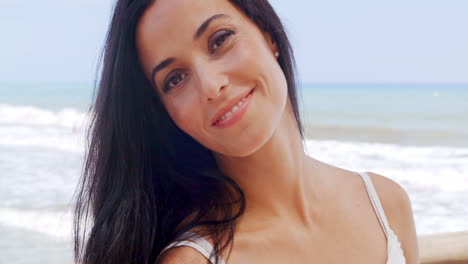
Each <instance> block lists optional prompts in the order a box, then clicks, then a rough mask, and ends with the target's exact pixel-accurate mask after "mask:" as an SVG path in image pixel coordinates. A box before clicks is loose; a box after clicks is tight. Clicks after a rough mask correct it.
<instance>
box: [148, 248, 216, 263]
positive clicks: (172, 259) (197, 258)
mask: <svg viewBox="0 0 468 264" xmlns="http://www.w3.org/2000/svg"><path fill="white" fill-rule="evenodd" d="M206 263H209V262H208V260H207V259H206V258H205V257H204V256H203V255H202V254H201V253H200V252H198V251H197V250H196V249H194V248H192V247H188V246H180V247H175V248H171V249H169V250H167V251H166V252H164V254H163V255H162V256H161V259H160V260H159V262H157V263H156V264H206Z"/></svg>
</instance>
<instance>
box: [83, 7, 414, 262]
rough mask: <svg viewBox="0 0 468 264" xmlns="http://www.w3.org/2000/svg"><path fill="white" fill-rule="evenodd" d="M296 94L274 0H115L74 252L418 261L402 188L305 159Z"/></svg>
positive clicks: (124, 257) (102, 256)
mask: <svg viewBox="0 0 468 264" xmlns="http://www.w3.org/2000/svg"><path fill="white" fill-rule="evenodd" d="M297 101H298V99H297V96H296V85H295V80H294V70H293V55H292V51H291V48H290V44H289V41H288V39H287V37H286V34H285V32H284V29H283V27H282V25H281V22H280V20H279V19H278V17H277V15H276V13H275V12H274V11H273V9H272V7H271V6H270V4H269V3H268V2H267V1H266V0H255V1H253V0H231V1H227V0H204V1H198V0H157V1H150V0H133V1H132V0H120V1H118V2H117V4H116V6H115V10H114V15H113V18H112V22H111V26H110V30H109V33H108V36H107V42H106V46H105V53H104V60H103V68H102V72H101V78H100V81H99V90H98V93H97V97H96V102H95V105H94V109H93V112H94V116H93V117H94V118H93V125H92V129H91V130H90V134H89V135H90V145H89V149H88V153H87V157H86V158H87V160H86V166H85V170H84V175H83V179H82V182H81V188H80V192H79V193H78V200H77V207H76V221H75V223H76V224H75V253H76V255H75V256H76V261H79V262H81V263H83V264H91V263H93V264H94V263H165V264H174V263H207V261H209V262H210V263H288V262H289V263H361V264H362V263H392V264H394V263H405V262H406V263H417V262H418V249H417V240H416V233H415V227H414V221H413V216H412V209H411V205H410V201H409V199H408V196H407V194H406V192H405V191H404V190H403V189H402V188H401V187H400V186H399V185H398V184H397V183H395V182H393V181H391V180H390V179H388V178H386V177H384V176H381V175H378V174H375V173H367V174H366V173H364V172H359V173H358V172H353V171H349V170H345V169H342V168H337V167H334V166H331V165H329V164H326V163H323V162H321V161H319V160H316V159H314V158H312V157H309V156H307V155H306V154H305V153H304V149H303V132H302V125H301V121H300V117H299V111H298V103H297ZM88 210H90V213H91V219H89V220H91V222H92V223H91V224H92V228H91V230H89V232H88V231H86V230H84V229H83V225H84V223H85V220H86V218H87V212H88ZM400 244H401V245H400Z"/></svg>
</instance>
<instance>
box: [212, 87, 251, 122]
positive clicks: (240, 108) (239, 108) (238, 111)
mask: <svg viewBox="0 0 468 264" xmlns="http://www.w3.org/2000/svg"><path fill="white" fill-rule="evenodd" d="M254 91H255V89H252V90H251V91H250V92H249V93H248V94H247V95H246V96H244V97H242V98H240V99H239V100H238V101H237V102H235V103H234V105H233V107H231V109H229V110H228V111H227V112H226V113H225V114H224V115H222V116H221V117H219V118H218V120H217V121H216V122H215V123H214V124H213V126H214V127H217V128H227V127H229V126H231V125H234V124H235V123H236V122H237V121H239V120H240V119H241V118H242V116H243V115H244V113H245V112H246V111H247V108H248V106H249V104H250V102H251V101H252V97H253V95H254Z"/></svg>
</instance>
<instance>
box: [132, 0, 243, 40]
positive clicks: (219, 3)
mask: <svg viewBox="0 0 468 264" xmlns="http://www.w3.org/2000/svg"><path fill="white" fill-rule="evenodd" d="M237 13H238V11H237V10H236V8H235V7H234V6H233V5H232V4H231V3H230V2H229V1H227V0H156V1H155V2H154V3H153V4H152V5H151V6H150V7H148V8H147V9H146V10H145V12H144V13H143V16H142V17H141V19H140V21H139V24H138V32H137V33H139V34H140V35H146V34H147V33H157V34H159V35H162V36H164V37H167V36H168V34H171V33H172V34H177V35H178V33H180V31H193V30H195V29H196V28H197V27H198V26H199V25H200V24H201V23H203V21H205V20H206V19H207V18H209V17H211V16H213V15H215V14H229V15H230V16H235V15H236V14H237ZM174 31H175V32H174Z"/></svg>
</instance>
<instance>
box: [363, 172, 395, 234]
mask: <svg viewBox="0 0 468 264" xmlns="http://www.w3.org/2000/svg"><path fill="white" fill-rule="evenodd" d="M356 173H357V174H359V175H360V176H361V178H362V179H363V181H364V184H365V186H366V190H367V193H368V195H369V198H370V200H371V202H372V207H374V211H375V213H376V214H377V218H378V219H379V222H380V225H381V226H382V229H383V231H384V233H385V236H386V237H387V239H388V238H389V236H390V235H391V234H390V232H389V229H390V226H389V224H388V221H387V216H386V215H385V212H384V209H383V207H382V204H381V202H380V198H379V196H378V195H377V192H376V190H375V187H374V184H373V183H372V180H371V178H370V177H369V175H368V174H367V173H365V172H356Z"/></svg>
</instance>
